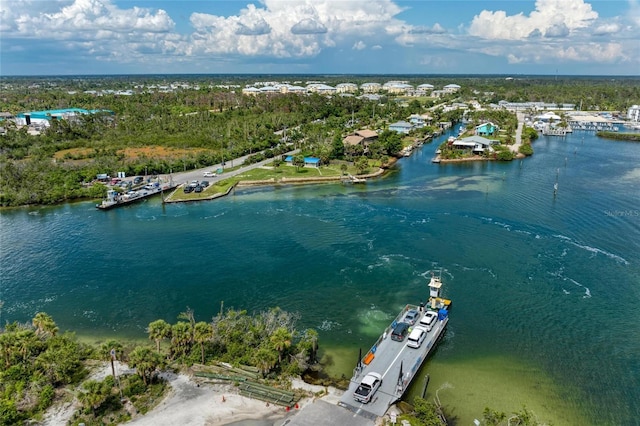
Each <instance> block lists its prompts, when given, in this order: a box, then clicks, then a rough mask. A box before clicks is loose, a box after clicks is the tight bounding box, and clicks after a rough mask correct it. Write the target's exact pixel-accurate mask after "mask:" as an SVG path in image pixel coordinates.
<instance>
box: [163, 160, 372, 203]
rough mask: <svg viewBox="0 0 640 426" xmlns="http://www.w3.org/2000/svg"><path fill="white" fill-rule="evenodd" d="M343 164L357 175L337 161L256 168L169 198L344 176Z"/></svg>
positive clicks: (349, 165)
mask: <svg viewBox="0 0 640 426" xmlns="http://www.w3.org/2000/svg"><path fill="white" fill-rule="evenodd" d="M342 164H346V165H347V170H346V171H345V172H344V173H345V174H351V175H357V174H358V173H357V171H356V168H355V167H354V166H353V164H352V163H349V162H346V161H336V162H334V163H331V164H329V165H327V166H321V167H318V168H316V167H303V168H300V169H297V170H296V167H293V166H289V165H284V164H283V165H281V166H279V167H275V168H261V167H259V168H256V169H252V170H249V171H246V172H244V173H242V174H241V175H237V176H232V177H229V178H227V179H223V180H221V181H218V182H216V183H214V184H212V185H210V186H208V187H207V188H206V189H205V190H204V191H202V192H199V193H197V192H190V193H188V194H185V193H184V191H183V190H182V187H180V188H178V189H177V190H176V191H175V193H174V194H173V195H172V196H171V197H170V198H169V199H170V200H171V201H189V200H194V201H195V200H201V199H204V198H209V197H212V196H214V195H216V194H224V193H226V192H227V191H228V190H229V188H231V187H232V186H233V185H235V184H237V183H238V182H242V181H257V180H269V179H275V180H276V181H279V180H281V179H282V178H288V179H293V178H316V177H338V176H342V175H343V172H342V170H341V166H342ZM369 166H370V167H369V170H368V171H367V172H366V173H371V172H373V171H374V170H376V169H377V168H378V167H380V161H379V160H369Z"/></svg>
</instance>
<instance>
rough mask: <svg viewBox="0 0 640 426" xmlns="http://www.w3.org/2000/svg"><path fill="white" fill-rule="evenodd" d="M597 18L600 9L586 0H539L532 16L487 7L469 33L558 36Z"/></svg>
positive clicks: (506, 36) (514, 37) (494, 36)
mask: <svg viewBox="0 0 640 426" xmlns="http://www.w3.org/2000/svg"><path fill="white" fill-rule="evenodd" d="M596 18H598V13H597V12H595V11H594V10H592V8H591V5H590V4H587V3H585V2H584V0H537V1H536V10H534V11H532V12H531V13H530V14H529V15H528V16H527V15H524V14H523V13H519V14H517V15H511V16H509V15H507V13H506V12H504V11H502V10H499V11H496V12H491V11H487V10H483V11H482V12H480V14H479V15H476V16H475V17H474V18H473V21H472V22H471V25H470V27H469V34H471V35H473V36H477V37H481V38H485V39H491V40H522V39H525V38H527V37H528V36H529V35H530V34H532V33H534V32H536V31H537V32H539V33H540V34H544V35H545V36H547V34H549V35H548V37H557V36H558V34H561V33H562V34H564V35H568V34H570V33H571V32H573V31H575V30H578V29H581V28H585V27H587V26H589V25H590V24H591V22H592V21H593V20H595V19H596Z"/></svg>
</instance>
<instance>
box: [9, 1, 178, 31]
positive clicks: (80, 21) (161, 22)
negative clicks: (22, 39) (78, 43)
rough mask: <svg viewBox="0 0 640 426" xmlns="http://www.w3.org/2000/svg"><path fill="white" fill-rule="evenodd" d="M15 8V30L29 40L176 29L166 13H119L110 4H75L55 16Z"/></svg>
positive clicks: (141, 10) (127, 10)
mask: <svg viewBox="0 0 640 426" xmlns="http://www.w3.org/2000/svg"><path fill="white" fill-rule="evenodd" d="M12 4H13V5H14V7H18V10H20V12H17V13H16V12H14V14H16V15H18V16H17V18H16V19H15V27H14V30H15V31H16V32H18V33H19V34H20V35H22V36H26V37H48V38H49V39H54V40H56V39H57V40H64V39H73V38H79V37H82V38H93V37H94V35H95V33H96V32H97V31H113V32H167V31H170V30H172V29H173V27H174V22H173V20H172V19H171V18H170V17H169V15H168V14H167V13H166V12H165V11H164V10H162V9H160V10H157V11H155V12H153V11H151V10H150V9H145V8H139V7H133V8H131V9H126V10H125V9H118V8H117V7H116V6H115V5H113V4H112V3H111V2H110V0H75V1H74V2H73V3H71V4H68V5H64V6H63V7H62V8H60V9H59V10H58V11H53V12H40V11H38V10H36V11H33V10H30V9H25V6H27V4H22V3H20V2H12ZM58 4H59V3H58ZM20 6H22V7H20ZM34 12H40V13H34ZM29 13H30V14H29Z"/></svg>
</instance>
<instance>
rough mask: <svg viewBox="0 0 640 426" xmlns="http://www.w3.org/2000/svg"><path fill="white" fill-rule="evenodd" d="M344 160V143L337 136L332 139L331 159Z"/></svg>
mask: <svg viewBox="0 0 640 426" xmlns="http://www.w3.org/2000/svg"><path fill="white" fill-rule="evenodd" d="M341 158H344V142H342V138H341V137H340V135H339V134H336V135H335V136H334V137H333V143H332V144H331V159H334V160H335V159H341Z"/></svg>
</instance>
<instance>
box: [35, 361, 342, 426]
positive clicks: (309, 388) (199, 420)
mask: <svg viewBox="0 0 640 426" xmlns="http://www.w3.org/2000/svg"><path fill="white" fill-rule="evenodd" d="M116 370H117V371H118V370H119V371H120V372H122V373H120V374H119V375H122V374H135V373H134V371H133V370H130V369H128V366H127V365H126V364H124V363H120V362H118V361H116ZM110 375H111V366H110V365H109V363H107V362H100V363H99V364H98V365H97V367H95V368H94V369H93V371H92V372H91V374H90V377H88V378H87V380H89V379H93V380H98V381H101V380H104V379H105V378H106V377H107V376H110ZM160 377H162V378H163V379H164V380H166V381H167V383H168V385H169V387H170V390H169V391H168V393H167V394H166V395H165V396H164V397H163V398H162V400H161V401H160V402H159V403H158V404H157V405H156V406H154V407H153V408H151V409H150V410H149V411H148V412H147V413H145V414H140V413H135V414H134V415H133V416H132V419H131V420H129V421H127V422H125V423H123V424H126V425H137V426H157V425H161V426H164V425H166V426H173V425H189V426H205V425H206V426H224V425H232V424H239V423H240V422H244V421H247V420H254V421H259V422H265V423H268V424H275V423H276V422H280V421H284V419H286V418H290V417H294V416H296V415H297V414H298V413H299V412H300V411H301V410H302V409H303V408H304V407H305V406H307V405H309V404H312V403H314V402H315V401H317V400H325V401H327V402H330V403H337V401H339V399H340V397H341V396H342V394H343V391H340V390H338V389H336V388H334V387H324V386H316V385H310V384H307V383H305V382H304V381H302V379H299V378H298V379H292V380H291V388H292V389H296V390H301V391H303V392H304V393H305V396H304V397H303V398H301V399H300V401H299V402H298V403H297V404H296V405H295V406H294V407H283V406H279V405H275V404H269V403H266V402H264V401H261V400H258V399H252V398H248V397H245V396H242V395H240V394H239V393H238V389H237V387H236V386H235V385H234V384H233V383H209V382H207V380H206V379H201V378H196V377H194V376H193V375H192V374H191V373H190V372H188V371H187V372H184V373H177V374H176V373H171V372H163V373H161V374H160ZM78 409H81V404H80V403H79V401H78V400H77V398H75V397H74V399H73V400H72V401H69V400H60V401H58V402H57V403H54V405H52V406H51V407H50V408H49V409H48V410H47V411H46V413H45V415H44V418H43V420H42V422H41V424H42V425H43V426H66V425H67V424H68V423H69V421H70V420H71V418H72V417H73V414H74V413H75V412H76V410H78ZM240 424H241V423H240ZM281 424H284V423H281Z"/></svg>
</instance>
